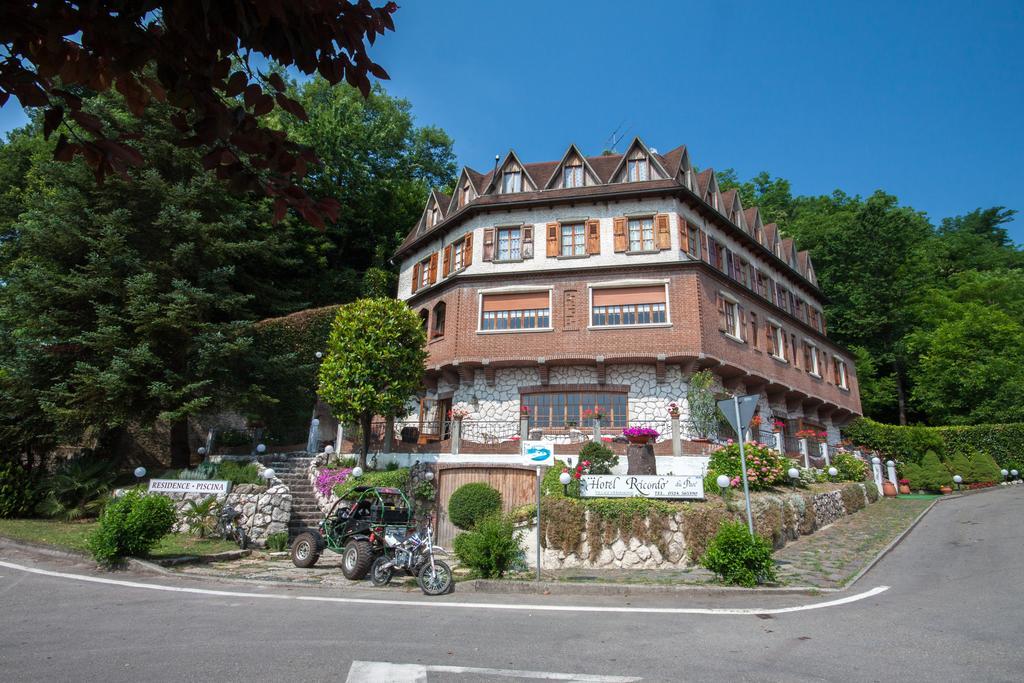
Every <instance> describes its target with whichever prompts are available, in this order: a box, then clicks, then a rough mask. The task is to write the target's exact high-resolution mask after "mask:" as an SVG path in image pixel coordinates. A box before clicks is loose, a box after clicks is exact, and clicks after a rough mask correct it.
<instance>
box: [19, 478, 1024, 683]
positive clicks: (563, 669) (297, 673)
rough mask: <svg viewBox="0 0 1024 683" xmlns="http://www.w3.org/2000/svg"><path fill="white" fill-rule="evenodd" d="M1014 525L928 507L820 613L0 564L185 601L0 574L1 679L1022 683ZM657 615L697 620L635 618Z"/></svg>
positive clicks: (1019, 552) (813, 600) (768, 598)
mask: <svg viewBox="0 0 1024 683" xmlns="http://www.w3.org/2000/svg"><path fill="white" fill-rule="evenodd" d="M1022 519H1024V487H1013V488H1005V489H1000V490H998V491H993V492H987V493H981V494H976V495H971V496H965V497H963V498H958V499H954V500H948V501H943V502H941V503H940V504H938V505H936V506H935V508H933V509H932V511H931V512H930V513H929V514H928V515H927V516H926V517H925V519H924V520H923V521H922V522H921V524H920V525H918V527H917V528H916V529H915V530H914V531H913V532H912V533H911V534H910V536H908V537H907V538H906V539H905V540H904V542H903V543H902V544H900V545H899V546H898V547H897V548H896V549H895V550H893V552H891V553H890V554H889V555H888V556H887V557H886V558H885V559H883V560H882V562H880V563H879V564H878V565H876V567H875V568H874V569H873V570H872V571H870V572H869V573H868V574H867V575H866V576H865V577H864V578H862V579H861V580H860V582H858V584H857V585H856V586H855V587H854V588H853V589H851V590H850V591H848V592H847V593H840V594H832V595H823V596H820V597H807V596H796V595H789V596H787V595H781V596H776V595H722V594H708V593H701V592H694V593H685V594H679V595H670V596H665V595H660V596H654V595H642V596H636V597H630V598H622V597H606V598H605V597H593V596H588V597H571V596H533V595H531V596H512V595H502V596H495V595H481V594H476V593H461V594H460V593H458V592H456V593H455V594H454V595H450V596H446V597H444V598H441V599H437V598H434V599H429V598H425V596H422V595H421V594H420V593H419V592H418V591H417V592H407V591H404V590H401V589H391V590H385V591H378V590H369V589H368V590H362V589H352V590H347V591H344V592H339V593H330V592H325V591H305V592H304V591H303V590H302V589H293V590H285V589H281V588H276V587H261V586H253V585H237V586H232V585H226V584H223V583H198V582H196V581H192V580H176V579H167V578H162V577H142V576H133V575H126V574H123V573H121V574H113V575H109V574H96V573H90V572H89V571H88V568H87V567H85V566H74V563H72V562H70V561H55V560H52V559H51V560H41V559H39V558H33V557H29V556H28V555H26V554H24V553H19V552H16V551H12V550H10V549H0V559H2V560H4V561H6V562H9V563H14V564H17V565H20V566H29V567H32V568H36V569H42V570H45V571H56V572H66V573H79V574H89V575H90V576H94V577H95V576H99V577H102V578H106V579H113V580H115V581H129V582H138V583H144V584H147V585H160V586H164V587H171V588H183V589H185V591H173V592H172V591H159V590H152V589H150V588H146V587H142V586H127V585H121V584H108V583H91V582H85V581H81V580H76V579H73V578H67V577H60V576H50V575H44V574H33V573H28V572H25V571H23V570H20V569H17V568H12V567H10V566H3V565H0V680H2V681H34V680H47V681H99V680H103V681H139V680H145V681H200V680H202V681H236V680H246V679H249V680H260V681H278V680H289V679H290V680H305V681H326V680H336V681H345V680H350V681H353V683H354V682H355V681H357V680H395V681H399V680H417V681H471V680H472V681H475V680H480V681H501V680H529V678H528V677H530V676H532V677H534V678H537V677H541V676H546V677H547V678H548V679H551V678H552V677H553V676H554V675H555V674H575V675H583V674H586V675H592V676H604V677H628V678H633V679H642V680H644V681H691V680H726V679H727V680H731V681H746V680H752V681H755V680H756V681H764V680H769V681H803V680H857V681H889V680H902V681H917V680H922V681H923V680H928V681H961V680H962V681H967V680H970V681H1021V680H1024V652H1022V650H1021V647H1022V641H1024V638H1022V636H1024V591H1022V581H1021V579H1022V578H1024V569H1022V567H1024V544H1022V541H1024V534H1022V531H1021V526H1022V525H1021V520H1022ZM879 586H888V587H889V588H888V590H885V591H884V592H880V593H878V594H875V595H872V596H870V597H867V598H864V599H860V600H857V601H853V602H849V603H846V604H841V605H836V606H832V607H824V608H820V609H811V610H806V611H794V612H785V613H780V612H775V613H761V614H738V615H737V614H723V613H718V612H714V610H722V609H751V608H752V609H753V610H754V611H765V610H778V609H780V608H788V607H801V606H805V605H813V604H818V603H823V602H828V601H832V600H835V599H836V598H841V597H846V596H851V597H852V596H856V595H859V594H862V593H865V592H867V591H868V590H869V589H873V588H876V587H879ZM195 589H200V590H210V591H212V593H209V594H204V593H195V592H188V591H194V590H195ZM223 592H229V593H233V594H230V595H224V594H220V593H223ZM240 593H246V594H248V595H238V594H240ZM271 596H275V597H271ZM309 597H313V598H316V600H307V599H301V598H309ZM325 598H327V599H334V600H336V602H329V601H322V600H323V599H325ZM353 599H354V600H355V601H353ZM359 600H367V601H368V602H359ZM399 601H402V602H399ZM452 603H455V604H452ZM465 603H477V604H476V605H469V606H467V605H465ZM551 607H556V608H559V610H561V611H552V610H551V609H550V608H551ZM578 607H585V608H616V609H617V608H629V609H634V608H635V609H636V611H619V612H611V611H576V610H575V609H572V608H578ZM564 608H570V609H568V610H565V609H564ZM672 608H684V609H693V610H708V612H702V613H666V612H664V611H663V612H652V611H651V610H657V609H660V610H666V609H672ZM354 662H355V664H354ZM381 663H391V666H389V665H387V664H381ZM394 664H404V665H415V666H394ZM439 667H443V668H439ZM529 672H533V673H529ZM564 680H569V679H564ZM591 680H624V679H614V678H605V679H591Z"/></svg>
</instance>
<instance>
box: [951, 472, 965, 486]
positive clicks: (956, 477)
mask: <svg viewBox="0 0 1024 683" xmlns="http://www.w3.org/2000/svg"><path fill="white" fill-rule="evenodd" d="M953 483H954V484H956V485H957V486H959V485H960V484H962V483H964V478H963V477H961V476H960V475H959V474H954V475H953Z"/></svg>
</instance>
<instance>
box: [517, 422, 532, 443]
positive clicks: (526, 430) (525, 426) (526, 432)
mask: <svg viewBox="0 0 1024 683" xmlns="http://www.w3.org/2000/svg"><path fill="white" fill-rule="evenodd" d="M529 438H530V419H529V418H527V417H521V418H519V440H520V441H521V442H522V443H524V444H525V443H526V440H527V439H529ZM524 448H525V446H524Z"/></svg>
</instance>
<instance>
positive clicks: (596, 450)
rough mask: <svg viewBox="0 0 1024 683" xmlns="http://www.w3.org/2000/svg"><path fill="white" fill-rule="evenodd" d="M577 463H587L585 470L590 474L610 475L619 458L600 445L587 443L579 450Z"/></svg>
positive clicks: (592, 442)
mask: <svg viewBox="0 0 1024 683" xmlns="http://www.w3.org/2000/svg"><path fill="white" fill-rule="evenodd" d="M577 462H579V463H584V462H589V463H590V465H589V466H587V470H588V472H589V473H590V474H611V473H612V468H613V467H615V466H616V465H618V464H619V456H617V455H615V453H614V452H613V451H612V449H610V448H608V447H607V446H605V445H604V444H602V443H597V442H596V441H588V442H587V444H586V445H585V446H584V447H583V448H581V449H580V457H579V460H578V461H577ZM559 472H561V470H559Z"/></svg>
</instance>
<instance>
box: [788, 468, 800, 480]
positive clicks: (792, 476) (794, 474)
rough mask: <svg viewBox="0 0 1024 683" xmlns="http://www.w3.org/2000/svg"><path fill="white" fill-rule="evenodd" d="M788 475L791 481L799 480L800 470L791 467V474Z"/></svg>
mask: <svg viewBox="0 0 1024 683" xmlns="http://www.w3.org/2000/svg"><path fill="white" fill-rule="evenodd" d="M786 474H788V475H789V478H790V479H799V478H800V470H798V469H797V468H795V467H790V468H789V472H787V473H786Z"/></svg>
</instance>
